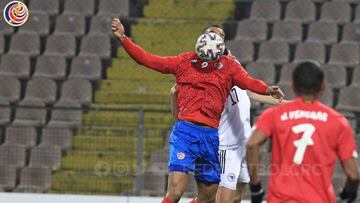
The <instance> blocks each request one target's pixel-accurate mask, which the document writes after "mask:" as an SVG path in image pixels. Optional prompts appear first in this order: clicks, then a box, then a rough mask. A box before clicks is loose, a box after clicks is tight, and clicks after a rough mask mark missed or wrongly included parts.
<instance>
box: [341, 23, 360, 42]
mask: <svg viewBox="0 0 360 203" xmlns="http://www.w3.org/2000/svg"><path fill="white" fill-rule="evenodd" d="M342 35H343V36H342V41H341V42H343V43H347V42H349V43H359V42H360V23H348V24H345V26H344V30H343V34H342Z"/></svg>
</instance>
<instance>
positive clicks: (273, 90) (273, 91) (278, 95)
mask: <svg viewBox="0 0 360 203" xmlns="http://www.w3.org/2000/svg"><path fill="white" fill-rule="evenodd" d="M268 93H269V94H270V95H271V96H272V97H274V98H275V99H278V100H279V101H280V102H282V100H283V99H284V96H285V95H284V93H283V92H282V91H281V89H280V87H279V86H269V88H268Z"/></svg>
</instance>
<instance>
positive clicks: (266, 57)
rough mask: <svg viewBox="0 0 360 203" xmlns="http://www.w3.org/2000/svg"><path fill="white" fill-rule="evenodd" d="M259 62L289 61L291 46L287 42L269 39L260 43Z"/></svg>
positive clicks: (279, 62) (278, 62)
mask: <svg viewBox="0 0 360 203" xmlns="http://www.w3.org/2000/svg"><path fill="white" fill-rule="evenodd" d="M257 61H258V62H266V63H275V64H281V63H287V62H288V61H289V46H288V44H287V43H286V42H281V41H267V42H263V43H262V44H261V45H260V51H259V58H258V60H257Z"/></svg>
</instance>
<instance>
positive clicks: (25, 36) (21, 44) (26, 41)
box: [9, 33, 40, 56]
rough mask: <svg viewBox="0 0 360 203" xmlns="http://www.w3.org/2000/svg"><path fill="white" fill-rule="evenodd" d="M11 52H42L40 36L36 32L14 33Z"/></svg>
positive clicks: (28, 54) (31, 54) (23, 53)
mask: <svg viewBox="0 0 360 203" xmlns="http://www.w3.org/2000/svg"><path fill="white" fill-rule="evenodd" d="M9 53H10V54H21V55H26V56H36V55H39V54H40V38H39V35H38V34H35V33H18V34H16V35H12V37H11V42H10V51H9Z"/></svg>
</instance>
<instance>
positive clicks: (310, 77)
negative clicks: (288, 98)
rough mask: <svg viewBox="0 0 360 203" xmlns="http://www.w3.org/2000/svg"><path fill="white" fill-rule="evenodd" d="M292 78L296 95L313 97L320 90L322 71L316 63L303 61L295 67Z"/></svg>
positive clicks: (322, 79) (322, 77)
mask: <svg viewBox="0 0 360 203" xmlns="http://www.w3.org/2000/svg"><path fill="white" fill-rule="evenodd" d="M292 78H293V83H294V89H295V91H296V93H297V94H300V95H314V94H316V93H319V92H320V90H321V86H322V83H323V82H324V71H323V70H322V69H321V67H320V64H319V63H318V62H316V61H305V62H302V63H300V64H299V65H297V66H296V68H295V70H294V72H293V74H292Z"/></svg>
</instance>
